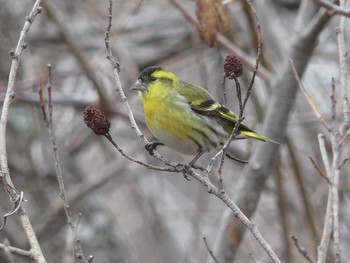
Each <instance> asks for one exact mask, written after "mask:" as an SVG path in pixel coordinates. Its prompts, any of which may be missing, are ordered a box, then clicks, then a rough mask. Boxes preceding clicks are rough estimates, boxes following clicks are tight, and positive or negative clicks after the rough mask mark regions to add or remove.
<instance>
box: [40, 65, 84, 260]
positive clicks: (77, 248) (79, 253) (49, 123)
mask: <svg viewBox="0 0 350 263" xmlns="http://www.w3.org/2000/svg"><path fill="white" fill-rule="evenodd" d="M47 69H48V82H47V92H48V107H49V110H48V114H46V109H45V104H44V101H43V96H40V94H42V86H40V89H39V99H40V105H42V107H41V110H42V115H43V117H44V116H48V118H46V120H45V119H44V121H45V124H46V127H47V129H48V132H49V135H50V141H51V149H52V153H53V158H54V161H55V170H56V177H57V181H58V186H59V190H60V194H59V196H60V198H61V200H62V205H63V207H64V211H65V214H66V218H67V222H68V225H69V227H70V229H71V231H72V233H73V240H74V242H73V243H74V244H73V251H74V259H75V260H79V261H80V262H84V263H87V262H89V261H87V260H86V259H85V257H84V254H83V249H82V247H81V245H80V242H79V240H78V239H77V231H76V228H77V227H78V223H77V224H74V222H73V218H72V212H71V209H70V206H69V202H68V200H67V197H66V190H65V185H64V182H63V173H62V167H61V164H60V160H59V156H58V148H57V144H56V135H55V129H54V123H53V103H52V84H51V82H52V77H51V65H50V64H48V65H47ZM40 83H42V82H40ZM40 90H41V91H40Z"/></svg>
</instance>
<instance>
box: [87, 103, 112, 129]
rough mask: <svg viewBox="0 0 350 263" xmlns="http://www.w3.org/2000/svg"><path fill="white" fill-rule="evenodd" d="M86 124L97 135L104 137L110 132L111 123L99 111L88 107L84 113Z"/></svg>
mask: <svg viewBox="0 0 350 263" xmlns="http://www.w3.org/2000/svg"><path fill="white" fill-rule="evenodd" d="M83 116H84V122H85V124H86V125H87V126H88V127H89V128H90V129H91V130H92V131H93V132H94V133H96V134H97V135H104V134H107V133H108V132H109V128H110V127H111V123H110V122H109V120H108V118H107V117H106V116H104V115H103V114H102V112H101V111H100V110H99V109H96V108H94V107H92V106H88V107H87V108H86V109H85V110H84V113H83Z"/></svg>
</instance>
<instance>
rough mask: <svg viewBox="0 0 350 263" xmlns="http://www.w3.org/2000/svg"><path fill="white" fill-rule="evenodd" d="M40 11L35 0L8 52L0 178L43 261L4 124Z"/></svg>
mask: <svg viewBox="0 0 350 263" xmlns="http://www.w3.org/2000/svg"><path fill="white" fill-rule="evenodd" d="M41 11H42V8H41V7H40V0H37V1H35V3H34V5H33V9H32V10H31V12H30V14H29V16H27V17H26V22H25V23H24V26H23V29H22V31H21V35H20V37H19V39H18V43H17V47H16V50H15V51H11V52H10V55H11V57H12V63H11V70H10V74H9V80H8V86H7V90H6V96H5V100H4V103H3V105H2V112H1V122H0V166H1V172H0V178H1V182H2V184H3V187H4V189H5V191H6V192H7V194H8V195H9V197H10V199H11V202H13V203H14V209H13V211H17V214H18V216H19V219H20V221H21V224H22V227H23V229H24V231H25V233H26V236H27V238H28V241H29V244H30V247H31V253H32V257H33V258H34V259H35V261H36V262H39V263H45V262H46V260H45V257H44V255H43V253H42V251H41V248H40V245H39V243H38V240H37V237H36V235H35V232H34V230H33V227H32V224H31V222H30V221H29V217H28V215H27V213H26V211H25V209H24V207H23V206H22V203H21V201H22V198H21V196H22V195H23V193H19V192H18V191H17V190H16V188H15V187H14V185H13V183H12V180H11V176H10V172H9V168H8V160H7V152H6V125H7V119H8V114H9V108H10V104H11V102H12V100H13V99H14V97H15V91H14V87H15V82H16V78H17V71H18V66H19V61H20V55H21V54H22V51H23V50H24V49H25V48H26V47H27V43H26V40H27V36H28V33H29V29H30V27H31V25H32V23H33V21H34V19H35V17H36V16H37V15H38V14H39V13H40V12H41Z"/></svg>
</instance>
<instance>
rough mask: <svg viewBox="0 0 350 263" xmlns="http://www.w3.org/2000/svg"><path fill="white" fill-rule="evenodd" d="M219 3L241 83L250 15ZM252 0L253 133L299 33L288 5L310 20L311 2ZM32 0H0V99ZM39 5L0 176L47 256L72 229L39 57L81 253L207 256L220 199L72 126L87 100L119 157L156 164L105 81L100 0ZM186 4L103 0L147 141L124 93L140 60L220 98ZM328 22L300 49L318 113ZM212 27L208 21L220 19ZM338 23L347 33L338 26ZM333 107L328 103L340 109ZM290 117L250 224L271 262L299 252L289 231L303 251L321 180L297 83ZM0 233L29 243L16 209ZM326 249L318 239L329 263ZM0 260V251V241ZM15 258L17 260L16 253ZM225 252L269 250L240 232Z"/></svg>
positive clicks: (79, 122)
mask: <svg viewBox="0 0 350 263" xmlns="http://www.w3.org/2000/svg"><path fill="white" fill-rule="evenodd" d="M222 2H223V3H224V4H225V6H226V7H227V8H228V10H229V18H230V20H229V21H230V27H229V28H228V30H226V31H225V32H224V31H222V34H223V35H224V36H225V38H226V40H227V41H228V43H229V44H234V45H236V46H237V47H238V49H239V50H241V51H242V52H244V53H243V54H244V57H245V58H246V60H247V61H248V62H249V63H250V66H249V63H243V66H244V76H243V77H242V78H240V83H241V86H242V89H243V92H244V91H245V90H246V87H247V86H248V84H249V81H250V78H251V75H252V71H251V67H252V66H254V65H255V56H256V46H257V44H256V26H255V22H254V17H253V16H252V15H251V13H250V12H249V11H248V10H249V9H248V8H247V6H246V4H245V3H244V1H229V0H228V1H222ZM252 2H253V4H254V6H255V8H256V10H257V15H258V17H259V19H260V23H261V31H262V38H263V44H264V45H263V58H262V60H261V63H262V65H261V71H260V72H259V74H258V77H257V79H256V80H255V83H254V88H253V94H252V96H251V99H250V101H249V102H248V105H247V108H246V111H245V123H246V124H247V125H248V126H250V127H253V128H254V130H256V131H258V132H260V133H261V132H262V123H263V121H264V112H265V109H266V107H267V106H268V105H269V101H270V98H271V94H272V93H273V92H274V91H273V88H272V87H273V83H274V82H275V81H276V80H275V77H276V75H278V73H279V70H281V65H283V64H284V63H285V62H286V61H287V60H288V59H289V50H290V44H291V41H292V40H293V36H295V35H296V34H297V33H298V32H300V30H301V29H302V28H300V23H301V22H300V20H301V18H300V17H301V16H302V15H301V14H304V15H305V14H308V12H309V13H310V18H311V17H312V16H313V15H314V14H315V13H316V12H317V10H318V7H316V6H314V5H313V4H312V3H308V4H305V2H312V1H298V0H265V1H252ZM33 3H34V1H29V0H11V1H9V0H0V4H1V9H0V92H1V93H0V96H1V100H3V99H4V96H5V92H6V88H7V81H8V74H9V71H10V66H11V57H10V55H9V51H10V50H14V49H15V47H16V44H17V41H18V37H19V34H20V31H21V29H22V27H23V24H24V22H25V17H26V16H27V15H28V14H29V12H30V10H31V9H32V6H33ZM179 3H180V4H179ZM180 7H182V10H181V8H180ZM43 8H44V9H43V12H42V13H41V14H40V15H38V17H37V18H36V19H35V21H34V23H33V25H32V28H31V30H30V32H29V37H28V47H27V49H26V50H25V51H24V52H23V54H22V56H21V62H20V69H19V72H18V78H17V82H16V87H15V92H16V97H15V100H14V102H13V103H12V105H11V108H10V114H9V122H8V126H7V134H6V140H7V156H8V161H9V168H10V174H11V177H12V180H13V181H14V184H15V186H16V188H17V189H18V190H20V191H23V192H24V198H25V199H26V200H27V202H25V203H24V206H25V208H26V210H27V212H28V214H29V217H30V220H31V222H32V224H33V225H34V229H35V231H36V234H37V236H38V238H39V242H40V244H41V246H42V249H43V253H44V255H45V257H46V259H47V261H48V262H53V263H55V262H57V263H58V262H73V260H72V257H71V253H72V235H71V231H70V229H69V227H68V224H67V221H66V217H65V215H64V211H63V209H62V208H63V207H62V203H61V200H60V197H59V189H58V184H57V179H56V174H55V169H54V161H53V155H52V148H51V143H50V140H49V135H48V131H47V129H46V126H45V124H44V122H43V120H42V115H41V111H40V106H39V104H38V102H39V96H38V87H39V79H40V76H42V77H43V79H44V80H46V79H47V69H46V65H47V64H51V65H52V79H53V83H52V84H53V94H52V98H53V102H54V127H55V131H56V136H57V138H56V143H57V146H58V152H59V157H60V162H61V165H62V169H63V175H64V182H65V186H66V191H67V197H68V200H69V202H70V205H71V210H72V212H73V216H74V219H75V220H76V221H77V220H78V217H79V216H78V215H79V214H81V219H80V223H79V226H78V229H77V233H78V234H77V235H78V238H79V239H80V241H81V244H82V247H83V250H84V253H85V255H86V256H87V255H94V256H95V260H94V261H93V262H152V263H158V262H159V263H160V262H206V261H207V260H208V262H210V255H209V252H208V250H207V248H206V246H205V244H204V242H203V237H206V240H207V242H208V245H209V246H210V247H211V248H214V246H215V242H216V240H217V239H218V238H219V237H218V232H219V229H220V227H221V224H222V218H223V213H224V211H225V206H224V205H223V204H222V203H221V202H220V201H219V200H218V199H217V198H215V197H214V196H211V195H209V194H208V193H207V191H206V189H205V187H203V186H202V185H201V184H199V183H198V182H197V181H195V180H194V179H191V180H190V181H186V180H185V179H184V177H183V176H182V174H176V173H166V172H158V171H152V170H149V169H146V168H144V167H142V166H140V165H138V164H136V163H133V162H130V161H128V160H126V159H125V158H123V157H122V156H121V155H120V154H119V153H118V152H117V151H116V150H115V149H114V148H113V146H112V145H111V144H110V143H109V142H108V141H107V140H106V139H105V138H104V137H102V136H97V135H95V134H93V133H92V131H91V130H90V129H89V128H87V127H86V125H85V124H84V122H83V117H82V112H83V110H84V108H85V107H87V106H89V105H93V106H95V107H97V108H99V109H100V110H101V111H102V112H104V113H105V115H107V116H108V117H109V119H110V121H111V123H112V127H111V131H110V133H111V135H112V137H113V138H114V139H115V141H116V142H117V143H118V145H119V146H120V147H121V148H122V149H123V150H124V151H125V152H126V153H127V154H129V155H132V156H133V157H135V158H137V159H139V160H142V161H144V162H147V163H150V164H154V165H161V163H160V162H159V161H157V160H156V159H154V158H152V157H151V156H149V154H148V152H146V151H145V149H144V145H143V142H142V141H141V140H140V139H139V138H138V137H137V135H136V134H135V132H134V131H133V130H131V128H130V122H129V120H128V116H127V113H126V110H125V108H124V107H123V104H122V101H121V99H120V98H119V96H118V94H117V92H116V91H115V83H114V79H113V74H112V68H111V65H110V63H109V62H108V60H107V59H106V55H107V52H106V48H105V44H104V38H105V30H106V26H107V22H108V21H107V18H108V1H93V0H72V1H67V0H66V1H53V0H50V1H49V0H46V1H44V2H43ZM302 8H304V9H306V8H310V11H309V10H308V9H306V11H305V10H303V13H302V10H301V9H302ZM186 12H187V13H188V14H192V15H193V16H195V14H196V6H195V2H194V1H188V0H182V1H170V0H169V1H165V0H130V1H123V0H114V1H113V27H112V30H111V46H112V49H113V53H114V55H115V57H116V58H117V59H118V61H119V62H120V64H121V71H120V79H121V83H122V86H123V89H124V92H125V94H126V96H127V97H128V100H129V103H130V105H131V107H132V109H133V111H134V115H135V118H136V121H137V123H138V125H139V127H140V129H141V130H142V131H143V132H144V134H145V135H146V137H147V138H148V139H149V140H152V139H154V138H152V135H151V134H150V133H149V131H148V129H147V127H146V125H145V121H144V118H143V112H142V105H141V103H140V101H139V98H138V94H137V93H136V92H131V91H129V90H128V89H129V87H130V86H131V85H132V83H134V82H135V81H136V79H137V77H138V74H139V72H140V70H142V69H143V68H145V67H147V66H150V65H159V66H162V67H164V68H166V69H168V70H170V71H172V72H174V73H176V74H177V75H178V76H180V77H181V78H182V79H183V80H185V81H188V82H191V83H194V84H196V85H200V86H203V87H205V88H207V89H208V90H209V91H210V92H211V93H212V94H214V95H215V97H216V98H217V99H218V100H219V101H221V102H223V90H222V85H221V83H222V81H223V60H224V59H225V57H226V55H228V54H229V53H232V50H230V49H229V48H228V47H229V45H223V43H216V44H215V45H214V47H209V46H208V45H206V44H205V43H204V42H203V40H202V38H201V36H200V34H199V32H198V30H197V28H196V26H195V25H194V24H193V23H192V22H191V21H189V20H188V19H187V17H186V16H185V13H186ZM338 24H339V18H337V17H334V18H332V19H331V20H330V22H329V23H328V24H327V26H326V27H325V28H324V29H323V30H322V33H321V34H320V36H319V38H318V43H317V46H316V47H315V49H314V50H313V51H311V50H310V52H313V54H312V58H311V60H310V62H309V64H308V66H307V69H306V72H305V74H304V76H303V82H304V85H305V87H306V88H307V90H308V91H309V92H310V94H311V96H312V98H313V100H314V101H315V103H316V105H317V107H318V108H319V110H320V112H321V113H322V114H323V116H324V117H325V119H326V120H330V117H331V107H330V99H329V97H330V94H331V85H330V83H331V78H332V77H334V78H335V79H336V80H338V77H339V62H338V49H337V41H336V37H337V35H336V30H335V29H336V27H337V26H338ZM218 27H219V29H220V25H219V26H218ZM346 30H347V31H346V36H347V38H348V39H349V26H347V27H346ZM347 47H349V45H348V43H347ZM44 85H46V82H45V83H44ZM296 88H298V87H297V85H296ZM226 90H227V98H228V99H227V103H226V105H227V107H228V108H230V109H232V110H233V111H234V112H236V113H238V105H237V99H236V95H235V86H234V82H232V81H226ZM45 93H46V91H45ZM45 96H46V94H45ZM282 103H283V102H282ZM340 104H341V103H338V106H339V107H338V112H341V108H340V106H341V105H340ZM276 110H278V109H276ZM340 117H341V116H340V115H339V120H340ZM289 118H290V120H289V124H288V128H287V134H286V136H287V138H288V139H287V143H284V144H283V145H281V147H280V154H279V158H278V161H277V162H276V163H274V164H273V169H272V170H273V172H272V173H271V175H270V176H269V179H268V181H267V184H266V186H265V190H264V192H263V194H262V196H261V197H260V201H259V203H258V204H257V208H256V212H255V215H254V217H253V218H252V221H253V222H254V223H255V224H256V225H257V226H258V228H259V230H260V231H261V233H262V235H263V236H264V237H265V239H266V240H267V241H268V242H269V243H270V245H271V246H272V248H273V250H274V251H275V252H276V253H277V255H278V256H279V257H280V259H281V260H282V262H305V259H304V258H303V257H302V256H301V255H300V254H299V253H298V251H297V249H296V247H295V245H294V243H293V241H292V240H291V238H290V235H291V233H294V234H295V235H296V236H297V237H298V239H299V242H300V244H301V245H302V246H304V247H305V248H306V249H307V250H308V253H309V255H310V257H311V258H315V255H316V247H317V245H318V244H319V243H320V237H321V234H322V228H323V223H324V215H325V210H326V202H327V194H328V185H327V183H326V181H325V180H324V179H322V178H321V177H320V176H319V175H318V172H317V171H316V170H315V169H314V168H313V165H312V164H311V162H310V160H309V156H312V157H313V158H314V159H315V160H316V161H317V162H318V163H319V164H320V167H321V168H322V169H323V166H322V162H321V158H320V153H319V147H318V142H317V134H318V133H320V132H322V133H325V134H326V135H327V133H326V131H325V129H324V128H323V126H322V125H320V123H319V121H318V120H317V118H316V117H315V116H314V114H313V112H312V111H311V110H310V106H309V105H308V103H307V100H306V99H305V96H304V95H303V94H302V93H299V94H298V96H297V99H296V102H295V105H294V106H293V112H292V114H291V115H290V116H289ZM326 140H327V141H329V138H326ZM259 143H261V142H256V141H239V142H234V143H232V145H231V149H230V151H231V153H232V154H233V155H234V156H236V157H238V158H241V159H244V160H249V157H250V155H251V152H252V151H254V147H256V144H259ZM327 146H329V144H327ZM328 150H330V149H329V148H328ZM159 151H160V153H161V154H163V155H164V156H166V158H168V159H171V160H173V161H176V162H188V161H189V160H190V159H189V158H190V157H186V156H182V155H180V154H178V153H176V152H174V151H172V150H171V149H168V148H167V147H161V148H160V150H159ZM213 155H214V152H211V153H210V154H207V155H205V156H204V157H202V158H201V159H200V162H199V163H200V164H201V165H203V166H206V165H207V164H208V162H209V160H210V158H211V157H212V156H213ZM347 155H349V150H348V149H345V150H344V156H347ZM215 167H217V163H216V164H215ZM215 167H214V169H215ZM243 168H244V164H241V163H238V162H235V161H232V160H226V162H225V165H224V172H223V180H224V188H225V190H226V191H227V192H228V193H229V194H232V193H234V191H235V182H237V180H238V179H239V177H240V176H241V171H242V169H243ZM211 180H212V181H213V183H215V184H216V182H217V177H216V176H215V175H213V176H212V177H211ZM339 185H340V192H339V198H340V207H339V212H340V233H341V236H340V237H341V246H342V248H343V251H342V258H343V259H345V260H349V258H350V251H349V250H348V249H346V248H347V247H349V246H350V233H349V232H350V221H349V220H348V219H349V218H350V205H349V203H350V194H349V193H350V178H349V165H348V164H347V165H345V166H344V167H343V169H342V173H341V175H340V183H339ZM10 209H11V202H10V200H9V198H8V196H7V194H6V192H5V191H3V190H0V215H3V214H5V213H6V212H8V211H9V210H10ZM242 227H244V226H243V225H242ZM5 238H7V239H8V240H9V241H10V244H11V245H12V246H15V247H19V248H23V249H28V248H29V245H28V243H27V239H26V237H25V235H24V233H23V230H22V227H21V225H20V223H19V221H18V218H17V216H16V215H14V216H11V217H10V218H8V220H7V224H6V227H5V228H4V229H3V230H2V231H0V242H1V243H2V242H3V240H4V239H5ZM332 256H333V254H332V249H331V253H330V257H329V260H330V261H329V262H332ZM0 262H7V261H6V260H5V258H2V251H0ZM16 262H30V261H29V260H27V259H24V258H21V257H16ZM234 262H269V258H268V257H267V255H266V254H265V252H264V251H263V250H262V249H261V247H260V246H259V244H258V243H257V242H256V240H255V239H254V238H253V237H252V235H251V233H249V232H247V233H246V234H245V237H244V239H243V240H242V242H241V244H240V245H239V249H238V252H237V255H236V256H235V259H234ZM344 262H345V261H344ZM346 262H347V261H346Z"/></svg>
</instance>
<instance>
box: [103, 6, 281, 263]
mask: <svg viewBox="0 0 350 263" xmlns="http://www.w3.org/2000/svg"><path fill="white" fill-rule="evenodd" d="M108 12H109V16H108V25H107V29H106V33H105V44H106V49H107V52H108V56H107V59H108V61H109V62H110V63H111V66H112V69H113V74H114V77H115V84H116V90H117V92H118V94H119V95H120V97H121V99H122V101H123V104H124V107H125V108H126V110H127V113H128V116H129V118H130V122H131V127H132V129H134V131H135V132H136V134H137V135H138V136H139V137H140V138H141V139H142V140H143V141H144V143H145V144H146V143H148V140H147V138H146V137H145V136H144V135H143V134H142V132H141V131H140V129H139V128H138V126H137V124H136V122H135V119H134V116H133V113H132V110H131V108H130V106H129V103H128V99H127V97H126V96H125V94H124V91H123V89H122V86H121V82H120V78H119V73H118V71H119V63H118V61H117V60H116V59H115V58H114V57H113V54H112V51H111V48H110V45H109V35H110V30H111V27H112V0H109V8H108ZM154 157H156V158H157V159H159V160H160V161H162V162H163V163H164V164H165V165H167V166H170V167H172V168H173V169H174V171H176V172H178V173H183V175H184V177H185V178H186V177H187V175H189V176H191V177H193V178H194V179H196V180H197V181H199V182H200V183H201V184H202V185H203V186H204V187H206V189H207V191H208V193H210V194H213V195H215V196H216V197H218V198H219V199H220V200H221V201H222V202H223V203H224V204H225V205H226V206H227V207H228V208H230V210H231V211H232V212H233V216H234V217H235V218H237V219H239V220H240V222H242V223H243V224H244V225H245V226H246V228H248V229H249V230H250V232H251V233H252V235H253V236H254V238H255V239H256V240H257V242H258V243H259V244H260V245H261V247H262V248H263V249H264V250H265V252H266V253H267V254H268V256H269V257H270V259H271V260H272V261H273V262H280V260H279V259H278V257H277V255H276V254H275V252H274V251H273V250H272V249H271V247H270V245H269V244H268V243H267V242H266V240H265V239H264V238H263V236H262V235H261V233H260V232H259V230H258V228H257V226H256V225H255V224H253V223H252V222H251V221H250V220H249V219H248V218H247V217H246V216H245V215H244V214H243V213H242V211H241V210H240V209H239V208H238V206H237V205H236V204H235V203H234V202H233V201H232V199H230V197H229V196H228V195H227V194H226V193H225V192H224V191H221V190H220V189H218V188H217V187H215V186H214V185H213V184H212V183H211V182H210V180H209V178H208V177H207V176H202V175H201V174H199V173H197V172H196V171H195V169H194V168H191V167H188V166H186V165H184V164H178V163H174V162H170V161H168V160H166V159H165V158H164V157H163V156H161V155H160V154H159V153H158V152H156V151H154ZM231 216H232V214H231Z"/></svg>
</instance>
